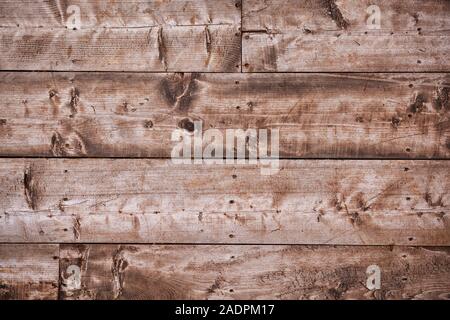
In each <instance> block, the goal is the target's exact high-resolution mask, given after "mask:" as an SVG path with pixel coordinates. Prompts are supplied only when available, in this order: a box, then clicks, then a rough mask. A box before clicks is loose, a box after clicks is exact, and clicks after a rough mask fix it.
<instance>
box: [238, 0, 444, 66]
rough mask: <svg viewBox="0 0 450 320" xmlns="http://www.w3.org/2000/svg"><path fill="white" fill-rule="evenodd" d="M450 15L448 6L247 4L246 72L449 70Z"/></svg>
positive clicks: (378, 1)
mask: <svg viewBox="0 0 450 320" xmlns="http://www.w3.org/2000/svg"><path fill="white" fill-rule="evenodd" d="M371 5H376V6H378V7H379V8H380V11H381V15H380V17H381V20H380V21H381V24H380V26H381V27H380V29H370V28H369V27H368V24H367V21H368V19H369V17H370V15H371V13H369V12H368V11H367V9H368V8H369V6H371ZM449 13H450V3H449V2H448V1H445V0H426V1H421V0H401V1H390V0H375V1H372V0H370V1H369V0H363V1H359V0H339V1H336V0H319V1H310V0H286V1H266V0H247V1H244V3H243V32H244V36H243V44H242V48H243V57H242V60H243V66H244V71H246V72H252V71H278V72H282V71H290V72H292V71H302V72H303V71H308V72H311V71H312V72H318V71H325V72H340V71H346V72H347V71H348V72H373V71H376V72H394V71H397V72H401V71H403V72H404V71H450V64H449V61H450V59H449V58H450V56H449V52H450V46H449V44H450V41H449V37H450V19H449V18H448V17H449Z"/></svg>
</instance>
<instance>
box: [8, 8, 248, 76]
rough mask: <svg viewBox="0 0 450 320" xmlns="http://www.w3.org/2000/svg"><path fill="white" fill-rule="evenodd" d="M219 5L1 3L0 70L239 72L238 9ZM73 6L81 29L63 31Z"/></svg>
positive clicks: (239, 39) (65, 28)
mask: <svg viewBox="0 0 450 320" xmlns="http://www.w3.org/2000/svg"><path fill="white" fill-rule="evenodd" d="M216 3H217V2H216V1H210V0H204V1H198V2H197V1H195V2H192V1H184V0H183V1H164V2H160V1H152V2H142V1H126V2H114V3H112V4H111V5H110V3H109V2H108V1H81V2H79V3H76V4H74V3H70V4H69V3H68V2H65V1H64V2H60V1H45V2H43V1H33V2H28V1H19V5H18V4H17V1H14V2H12V1H2V2H0V15H1V18H0V24H1V25H2V29H1V32H0V44H1V47H2V48H3V49H4V50H2V52H1V53H0V69H3V70H52V71H55V70H57V71H96V70H97V71H185V72H189V71H215V72H218V71H222V72H225V71H227V72H236V71H240V68H241V66H240V56H241V35H240V8H238V7H239V5H238V7H236V4H235V1H230V0H221V1H218V4H217V5H216ZM69 5H78V7H79V8H80V13H81V28H79V29H76V30H72V29H70V28H67V27H66V22H67V20H68V19H69V17H70V14H68V13H67V12H68V11H67V10H68V9H69ZM24 7H26V8H25V10H22V9H23V8H24ZM180 11H181V12H183V13H182V14H180V15H178V14H177V12H180ZM39 13H41V14H39ZM69 13H70V10H69ZM163 13H167V14H164V15H162V14H163Z"/></svg>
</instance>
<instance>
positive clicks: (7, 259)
mask: <svg viewBox="0 0 450 320" xmlns="http://www.w3.org/2000/svg"><path fill="white" fill-rule="evenodd" d="M58 259H59V247H58V245H50V244H46V245H35V244H27V245H21V244H0V300H14V299H20V300H26V299H33V300H41V299H45V300H50V299H52V300H54V299H57V298H58V278H59V276H58V273H59V272H58V270H59V262H58Z"/></svg>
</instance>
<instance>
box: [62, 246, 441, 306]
mask: <svg viewBox="0 0 450 320" xmlns="http://www.w3.org/2000/svg"><path fill="white" fill-rule="evenodd" d="M60 262H61V283H62V286H61V292H60V293H61V297H62V298H63V299H448V298H449V293H450V249H449V248H420V247H419V248H411V247H402V248H399V247H392V248H389V247H329V246H241V245H229V246H189V245H187V246H186V245H177V246H156V245H155V246H151V245H149V246H146V245H139V246H136V245H132V246H127V245H63V246H62V247H61V260H60ZM370 265H377V266H378V267H379V268H380V271H381V288H380V289H378V290H373V291H371V290H369V289H367V288H366V283H367V275H366V270H367V267H369V266H370ZM69 267H71V268H74V267H78V268H80V270H81V284H79V285H78V286H76V285H74V282H73V281H66V279H67V278H68V277H69V275H70V273H69V274H68V273H67V272H65V270H67V269H68V268H69ZM69 280H70V279H69Z"/></svg>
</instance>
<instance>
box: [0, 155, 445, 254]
mask: <svg viewBox="0 0 450 320" xmlns="http://www.w3.org/2000/svg"><path fill="white" fill-rule="evenodd" d="M449 168H450V162H449V161H390V160H382V161H379V160H375V161H371V160H363V161H353V160H345V161H333V160H296V161H288V160H286V161H281V162H280V171H279V172H278V173H277V174H274V175H262V174H261V170H260V169H261V165H248V164H247V165H244V164H242V165H226V164H225V165H200V164H199V165H187V164H185V165H182V164H181V165H175V164H173V163H172V162H171V160H143V159H0V185H2V186H3V187H2V189H1V190H0V241H1V242H57V243H62V242H87V243H95V242H101V243H109V242H111V243H241V244H242V243H244V244H245V243H254V244H260V243H267V244H270V243H271V244H351V245H361V244H366V245H391V244H397V245H449V244H450V232H449V231H450V223H449V208H450V206H449V204H450V170H449Z"/></svg>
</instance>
